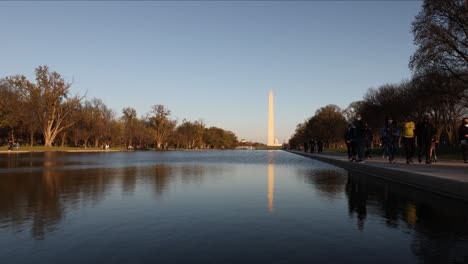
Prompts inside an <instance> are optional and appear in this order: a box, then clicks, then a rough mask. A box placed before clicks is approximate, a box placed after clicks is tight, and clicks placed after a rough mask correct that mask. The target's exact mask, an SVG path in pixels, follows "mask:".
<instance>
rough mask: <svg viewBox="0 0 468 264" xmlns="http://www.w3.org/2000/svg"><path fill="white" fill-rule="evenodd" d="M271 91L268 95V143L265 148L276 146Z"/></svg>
mask: <svg viewBox="0 0 468 264" xmlns="http://www.w3.org/2000/svg"><path fill="white" fill-rule="evenodd" d="M273 101H274V100H273V90H270V93H269V94H268V142H267V146H276V145H277V144H275V143H276V142H275V113H274V111H275V110H274V105H273V104H274V102H273Z"/></svg>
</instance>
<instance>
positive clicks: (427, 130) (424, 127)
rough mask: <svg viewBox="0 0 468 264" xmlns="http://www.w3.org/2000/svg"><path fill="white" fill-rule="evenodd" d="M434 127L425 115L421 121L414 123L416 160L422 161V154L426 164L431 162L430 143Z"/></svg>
mask: <svg viewBox="0 0 468 264" xmlns="http://www.w3.org/2000/svg"><path fill="white" fill-rule="evenodd" d="M434 134H435V133H434V127H433V126H432V124H431V123H430V122H429V118H428V117H427V116H425V117H424V118H423V120H422V121H421V122H419V123H418V124H417V125H416V137H417V141H418V161H419V163H421V162H422V155H423V154H424V156H426V164H431V154H430V150H431V145H432V137H433V136H434Z"/></svg>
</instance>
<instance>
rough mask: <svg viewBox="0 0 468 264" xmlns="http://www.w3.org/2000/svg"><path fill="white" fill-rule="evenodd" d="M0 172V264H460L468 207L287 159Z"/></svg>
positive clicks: (15, 162) (226, 154)
mask: <svg viewBox="0 0 468 264" xmlns="http://www.w3.org/2000/svg"><path fill="white" fill-rule="evenodd" d="M0 164H1V168H0V257H1V259H2V261H4V262H5V263H58V262H63V263H83V262H148V263H150V262H151V263H152V262H162V263H180V262H223V263H229V262H231V263H233V262H236V263H238V262H246V261H254V262H259V263H271V262H279V263H288V262H289V263H290V262H311V261H317V262H345V261H351V262H365V263H368V262H379V263H395V262H399V263H414V262H424V263H464V262H466V260H467V259H468V251H467V250H466V249H467V248H468V243H467V241H468V224H467V223H468V217H467V206H466V204H464V203H460V202H456V201H452V200H449V199H444V198H441V197H437V196H434V195H431V194H427V193H424V192H422V191H418V190H414V189H412V188H409V187H404V186H400V185H396V184H390V183H388V182H384V181H380V180H376V179H375V178H372V177H368V176H366V175H359V174H356V173H350V172H347V171H344V170H342V169H338V168H336V167H332V166H329V165H326V164H323V163H319V162H315V161H312V160H309V159H305V158H303V157H299V156H296V155H293V154H289V153H286V152H281V151H213V152H206V151H205V152H164V153H159V152H158V153H154V152H141V153H139V152H133V153H102V154H66V153H45V154H20V155H16V154H14V155H4V156H0ZM265 174H267V175H266V176H267V181H266V179H265ZM265 190H267V201H265ZM239 252H242V254H240V253H239Z"/></svg>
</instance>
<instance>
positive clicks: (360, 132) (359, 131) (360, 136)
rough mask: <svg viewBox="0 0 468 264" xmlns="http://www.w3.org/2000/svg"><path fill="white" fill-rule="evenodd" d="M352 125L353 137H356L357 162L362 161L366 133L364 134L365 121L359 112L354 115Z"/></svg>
mask: <svg viewBox="0 0 468 264" xmlns="http://www.w3.org/2000/svg"><path fill="white" fill-rule="evenodd" d="M354 126H355V127H356V130H355V138H356V145H357V156H358V160H357V162H363V161H364V152H365V147H366V136H367V134H366V123H365V122H364V121H363V120H362V116H361V114H357V115H356V120H355V121H354Z"/></svg>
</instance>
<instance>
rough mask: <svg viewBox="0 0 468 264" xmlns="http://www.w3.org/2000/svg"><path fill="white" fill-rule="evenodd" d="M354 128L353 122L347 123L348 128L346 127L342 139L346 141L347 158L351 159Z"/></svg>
mask: <svg viewBox="0 0 468 264" xmlns="http://www.w3.org/2000/svg"><path fill="white" fill-rule="evenodd" d="M353 133H354V128H353V124H351V123H348V128H347V129H346V133H345V135H344V140H345V143H346V148H347V149H348V159H349V160H351V159H352V158H353V156H354V155H353V148H352V142H351V141H352V140H353V138H354V135H353Z"/></svg>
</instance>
